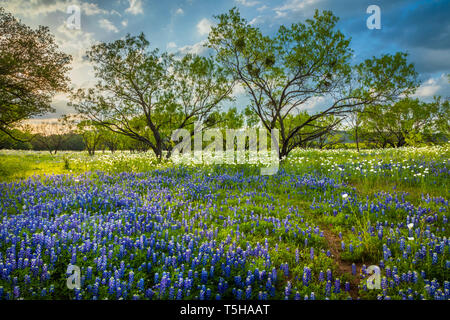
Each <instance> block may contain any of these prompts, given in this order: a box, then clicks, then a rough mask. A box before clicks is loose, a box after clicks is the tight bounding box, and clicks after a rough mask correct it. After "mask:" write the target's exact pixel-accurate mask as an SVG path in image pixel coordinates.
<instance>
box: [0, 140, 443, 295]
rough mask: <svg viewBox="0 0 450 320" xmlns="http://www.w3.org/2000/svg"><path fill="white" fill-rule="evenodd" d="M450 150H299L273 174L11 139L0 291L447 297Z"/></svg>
mask: <svg viewBox="0 0 450 320" xmlns="http://www.w3.org/2000/svg"><path fill="white" fill-rule="evenodd" d="M449 156H450V147H449V146H448V145H447V146H443V147H425V148H400V149H385V150H363V151H361V152H360V153H358V152H356V151H354V150H329V151H319V150H297V151H295V152H294V153H293V154H292V155H291V156H290V157H289V158H288V159H284V160H283V162H282V163H281V164H280V169H279V171H278V173H277V174H276V175H273V176H262V175H260V171H259V166H258V163H255V162H254V161H253V162H252V161H251V159H249V161H248V163H247V164H241V165H229V164H224V165H211V164H208V163H204V164H203V165H198V164H195V163H183V164H179V163H172V162H165V161H163V162H158V161H156V159H154V158H153V157H152V156H151V155H150V154H145V153H137V154H130V153H115V154H110V153H104V154H102V153H99V154H98V155H96V156H94V157H88V156H86V155H85V154H84V153H61V154H59V155H57V156H56V157H51V158H50V157H49V156H48V155H45V154H44V153H36V152H28V153H27V152H17V151H2V152H1V153H0V160H1V162H0V166H1V170H2V174H3V173H4V176H2V180H3V181H4V182H2V183H0V202H1V204H0V219H1V224H0V299H199V300H208V299H242V300H244V299H261V300H265V299H289V300H291V299H301V300H303V299H317V300H319V299H380V300H381V299H385V300H388V299H427V300H429V299H438V300H442V299H445V300H448V299H449V298H450V243H449V235H450V232H449V230H448V223H449V222H448V218H449V212H448V210H449V202H448V199H449V190H450V189H449V181H450V179H449V170H450V162H449ZM18 159H22V160H18ZM17 163H19V164H20V163H21V164H22V165H28V167H27V168H28V169H27V170H26V174H25V176H19V177H20V178H22V179H17V176H14V175H13V174H12V173H11V172H12V171H11V169H10V167H8V166H12V165H18V164H17ZM33 168H37V170H35V171H33ZM41 170H46V172H48V173H49V174H46V175H44V174H42V171H41ZM33 173H38V174H37V175H33ZM51 173H54V174H51ZM69 265H76V266H78V267H79V268H80V273H81V277H80V287H79V288H74V289H69V288H68V287H67V278H68V276H69V275H68V274H67V268H68V266H69ZM370 266H377V267H378V268H379V270H380V277H379V278H378V279H379V287H378V286H377V285H376V284H377V281H375V287H376V288H372V287H373V285H372V286H371V285H370V284H371V283H372V282H370V284H369V285H368V282H367V280H368V278H370V277H374V276H373V275H371V272H370V271H369V270H371V267H370Z"/></svg>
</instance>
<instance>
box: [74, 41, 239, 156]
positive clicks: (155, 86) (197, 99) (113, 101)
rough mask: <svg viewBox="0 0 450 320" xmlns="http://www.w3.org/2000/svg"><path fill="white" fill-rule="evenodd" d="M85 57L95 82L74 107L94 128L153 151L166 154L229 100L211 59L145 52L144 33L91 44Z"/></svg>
mask: <svg viewBox="0 0 450 320" xmlns="http://www.w3.org/2000/svg"><path fill="white" fill-rule="evenodd" d="M87 56H88V58H89V60H90V61H91V62H92V63H93V64H94V70H95V71H96V77H97V78H98V80H99V81H98V83H97V85H96V87H95V88H92V89H89V90H87V91H84V90H79V91H78V92H77V93H76V94H74V95H73V97H72V100H73V104H74V106H75V108H76V109H77V110H78V111H79V112H80V113H81V114H83V115H84V116H86V117H88V118H89V119H90V120H91V121H92V122H93V124H95V125H99V126H103V127H105V128H107V129H109V130H111V131H113V132H115V133H119V134H123V135H125V136H127V137H129V138H131V139H134V140H135V141H136V142H139V143H142V144H145V145H146V146H147V148H151V149H152V150H153V152H155V154H156V155H157V157H159V158H161V157H162V151H163V150H170V148H171V146H172V144H171V142H170V138H171V134H172V132H173V131H174V130H176V129H187V130H189V131H191V132H192V131H193V127H194V123H195V122H196V121H200V122H204V121H205V120H206V119H208V116H209V115H210V114H211V113H212V112H214V111H218V110H219V106H220V104H221V103H222V102H223V101H225V100H227V99H229V95H230V94H231V91H232V84H231V82H230V81H229V79H228V76H227V74H226V73H225V72H224V71H223V69H222V68H221V67H219V66H218V65H217V64H216V63H215V62H214V61H213V60H212V59H210V58H204V57H198V56H194V55H186V56H184V57H183V58H182V59H181V60H176V59H174V57H173V56H172V55H169V54H167V53H162V54H160V53H159V50H158V49H155V50H149V42H148V41H147V40H146V39H145V36H144V35H143V34H140V35H139V36H137V37H132V36H130V35H127V36H126V37H125V38H124V39H121V40H116V41H114V42H111V43H100V44H97V45H94V46H93V47H92V48H91V50H90V51H88V53H87Z"/></svg>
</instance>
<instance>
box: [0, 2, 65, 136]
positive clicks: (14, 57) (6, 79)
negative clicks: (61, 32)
mask: <svg viewBox="0 0 450 320" xmlns="http://www.w3.org/2000/svg"><path fill="white" fill-rule="evenodd" d="M70 61H71V57H70V56H69V55H66V54H64V53H62V52H60V51H59V49H58V46H57V44H56V42H55V38H54V37H53V35H51V34H50V32H49V29H48V27H43V26H40V27H38V28H37V29H36V30H33V29H31V28H30V27H28V26H26V25H24V24H22V23H21V22H20V21H18V20H17V19H16V18H14V17H13V16H12V15H11V14H10V13H7V12H5V10H4V9H3V8H1V7H0V109H1V113H0V131H3V132H4V133H6V134H8V135H10V136H11V137H13V138H14V135H13V133H14V132H13V127H14V126H15V125H17V124H19V123H20V122H21V121H22V120H25V119H28V118H31V117H33V116H37V115H41V114H44V113H47V112H50V111H52V110H53V108H52V107H51V105H50V103H51V101H52V97H53V96H54V95H55V94H56V93H57V92H63V91H67V90H68V83H69V79H68V78H67V76H66V73H67V72H68V71H69V63H70ZM24 75H26V76H24ZM16 139H17V138H16Z"/></svg>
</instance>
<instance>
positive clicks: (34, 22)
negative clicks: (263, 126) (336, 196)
mask: <svg viewBox="0 0 450 320" xmlns="http://www.w3.org/2000/svg"><path fill="white" fill-rule="evenodd" d="M71 5H77V6H79V8H80V12H81V25H80V27H81V28H80V30H71V29H69V28H68V27H67V24H66V22H67V19H68V17H69V16H70V14H68V13H67V11H68V7H69V6H71ZM370 5H378V6H379V7H380V9H381V29H379V30H377V29H372V30H369V29H368V28H367V25H366V20H367V18H368V17H369V16H370V14H369V13H367V12H366V10H367V8H368V7H369V6H370ZM0 6H2V7H4V8H5V9H6V10H7V11H9V12H11V13H13V14H14V16H16V17H17V18H19V19H20V20H22V22H24V23H25V24H27V25H30V26H32V27H37V26H38V25H45V26H48V27H49V28H50V30H51V32H52V33H53V34H54V35H55V37H56V39H57V41H58V43H59V44H60V48H61V49H62V50H63V51H65V52H66V53H69V54H71V55H72V56H73V58H74V60H73V65H72V71H71V74H70V76H71V79H72V82H73V85H74V86H75V87H89V86H90V85H92V84H93V83H95V79H94V75H93V72H92V68H91V66H90V65H89V63H88V62H87V61H85V60H84V59H83V56H84V53H85V51H86V50H87V49H88V48H89V47H90V46H91V45H92V44H94V43H96V42H98V41H106V42H109V41H114V40H115V39H119V38H121V37H123V36H124V35H126V34H127V33H130V34H132V35H137V34H139V33H140V32H144V33H145V35H146V37H147V39H148V40H149V41H150V43H151V45H152V46H153V47H158V48H160V49H162V50H167V51H169V52H172V53H178V54H183V53H187V52H193V53H197V54H203V55H208V52H207V50H206V49H205V48H204V47H203V46H202V44H203V42H204V41H205V39H206V38H207V35H208V32H209V29H210V26H211V25H212V24H214V23H215V19H214V16H215V15H217V14H220V13H225V12H227V11H228V10H229V9H231V8H232V7H233V6H236V7H238V8H239V9H240V11H241V14H242V16H243V17H245V18H246V19H247V20H248V21H250V22H251V24H253V25H255V26H258V27H260V28H261V30H263V32H264V33H266V34H272V33H275V32H276V30H277V29H278V27H279V26H280V25H282V24H284V25H289V24H291V23H293V22H299V21H304V20H305V19H307V18H310V17H312V15H313V13H314V10H315V9H316V8H318V9H320V10H332V11H333V13H334V14H335V15H337V16H338V17H340V22H339V28H340V30H342V31H343V32H344V34H346V35H347V36H349V37H351V39H352V42H351V46H352V48H353V49H354V51H355V57H354V59H355V62H358V61H361V60H363V59H366V58H370V57H372V56H374V55H375V56H378V55H380V54H382V53H393V52H396V51H404V52H407V53H408V54H409V59H410V61H411V62H413V63H414V64H415V66H416V70H417V71H418V72H419V79H420V80H421V82H422V85H421V87H420V88H419V89H418V91H417V93H416V95H417V96H418V97H420V98H422V99H424V100H429V99H431V98H432V97H433V96H434V95H441V96H443V97H449V96H450V85H449V83H448V80H447V77H446V74H448V73H450V19H448V13H449V12H450V1H448V0H421V1H412V0H409V1H406V0H395V1H393V0H339V1H336V0H334V1H333V0H275V1H274V0H271V1H264V0H180V1H175V0H165V1H160V0H108V1H106V0H105V1H102V0H98V1H96V0H86V1H83V0H0ZM235 95H236V96H237V99H236V102H235V103H234V104H236V106H238V107H242V106H245V104H246V98H245V95H244V94H243V93H242V92H240V91H239V90H237V91H236V92H235ZM66 102H67V100H66V97H65V96H64V95H58V96H56V97H55V99H54V107H55V108H56V109H57V112H56V113H55V114H48V115H46V116H45V117H47V118H54V117H57V116H58V115H60V114H65V113H70V112H71V110H70V108H68V107H67V105H66ZM311 103H312V105H310V106H309V109H311V110H314V109H315V108H320V106H321V103H324V99H316V100H314V101H312V102H311Z"/></svg>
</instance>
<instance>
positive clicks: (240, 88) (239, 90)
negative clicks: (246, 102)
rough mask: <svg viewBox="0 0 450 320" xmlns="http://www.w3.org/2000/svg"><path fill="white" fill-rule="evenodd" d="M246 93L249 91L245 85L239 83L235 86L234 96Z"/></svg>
mask: <svg viewBox="0 0 450 320" xmlns="http://www.w3.org/2000/svg"><path fill="white" fill-rule="evenodd" d="M246 93H247V91H245V87H244V86H243V85H241V84H239V83H238V84H236V85H235V86H234V87H233V94H232V95H233V97H238V96H243V95H245V94H246Z"/></svg>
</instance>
